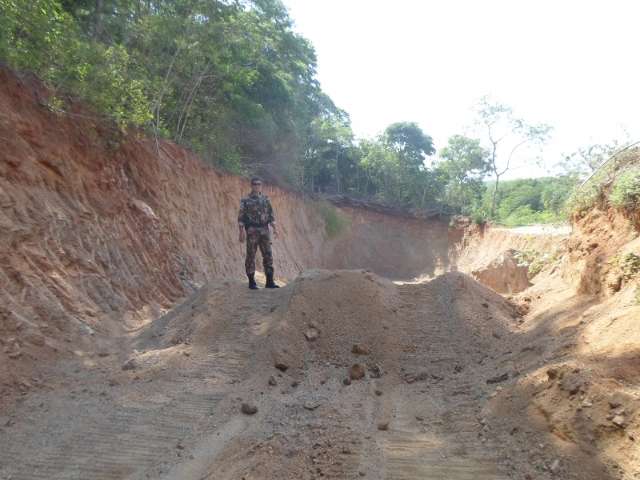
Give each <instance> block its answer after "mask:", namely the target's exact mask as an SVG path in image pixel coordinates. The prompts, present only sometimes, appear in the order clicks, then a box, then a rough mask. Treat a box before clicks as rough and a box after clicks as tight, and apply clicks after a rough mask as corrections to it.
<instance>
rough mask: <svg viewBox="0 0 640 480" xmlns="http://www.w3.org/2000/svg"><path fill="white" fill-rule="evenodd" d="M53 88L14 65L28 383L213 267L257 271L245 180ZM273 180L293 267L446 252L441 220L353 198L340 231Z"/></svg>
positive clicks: (6, 82) (159, 309)
mask: <svg viewBox="0 0 640 480" xmlns="http://www.w3.org/2000/svg"><path fill="white" fill-rule="evenodd" d="M47 95H48V93H47V91H46V90H45V89H44V88H43V87H42V85H41V84H39V83H38V82H36V81H23V80H20V79H19V78H18V77H16V76H15V75H14V74H12V73H11V72H9V71H7V70H6V69H0V144H1V149H0V228H1V229H2V236H1V238H0V287H1V288H0V303H1V306H0V319H1V320H2V322H1V323H0V341H1V342H2V345H0V347H1V348H0V365H1V366H0V382H2V381H4V382H5V387H6V386H7V385H10V384H11V385H12V384H13V382H14V380H15V381H17V382H18V383H19V385H18V387H19V388H21V389H24V390H28V389H29V388H31V387H32V386H33V384H34V383H36V384H37V383H38V382H39V380H38V378H37V377H34V378H32V379H31V380H29V381H23V380H19V381H18V380H17V379H19V378H24V376H25V375H26V374H27V373H28V371H29V368H28V366H29V365H34V364H36V363H42V362H46V361H47V359H51V358H55V357H56V356H57V355H58V354H59V353H60V352H66V353H69V352H76V354H83V353H82V352H84V351H88V350H91V351H95V350H96V349H99V346H100V345H101V344H102V342H109V341H112V340H110V339H112V338H113V337H117V336H118V335H121V334H123V333H125V332H127V331H132V330H135V329H137V328H139V327H140V326H142V325H144V324H145V323H146V322H148V321H150V320H151V319H154V318H157V317H158V316H160V315H161V314H162V313H163V312H165V311H166V310H167V309H168V308H170V307H172V306H174V305H175V304H176V302H177V301H178V300H179V299H181V298H184V297H185V296H186V295H188V294H189V293H191V292H193V291H194V290H195V289H196V288H198V287H199V286H201V285H203V284H204V283H205V282H207V281H214V282H215V281H220V280H223V279H239V278H243V277H244V267H243V256H244V253H243V246H242V245H241V244H239V243H238V241H237V226H236V215H237V213H236V212H237V208H238V205H239V200H240V198H241V197H242V196H243V195H245V194H246V193H247V191H248V189H249V187H248V185H247V182H246V181H245V180H243V179H241V178H239V177H236V176H233V175H226V174H223V173H220V172H218V171H216V170H214V169H212V168H209V167H207V166H206V165H204V164H203V163H202V162H201V161H200V160H199V159H198V158H197V157H196V156H195V155H193V154H191V153H190V152H188V151H186V150H185V149H183V148H180V147H178V146H176V145H173V144H171V143H169V142H162V141H161V142H159V144H156V143H155V142H154V141H153V140H152V139H151V140H150V139H146V138H144V137H142V136H136V135H130V136H128V137H124V138H123V137H121V136H120V135H119V134H118V132H115V131H113V130H111V129H110V128H111V127H109V126H108V125H106V124H105V122H104V121H102V120H99V119H95V117H92V115H93V114H92V112H88V111H86V110H85V109H84V108H83V107H82V105H79V104H73V105H72V106H71V107H70V110H71V111H70V112H69V113H68V114H63V115H61V114H55V113H53V112H50V111H49V110H48V109H47V108H46V107H45V106H44V103H46V97H47ZM265 193H266V194H268V195H269V196H270V198H271V199H272V201H273V205H274V208H275V210H276V214H277V220H278V223H279V226H280V233H281V238H280V239H278V240H275V241H274V252H275V261H276V265H275V266H276V275H277V276H278V277H279V278H280V279H291V278H294V277H295V276H296V275H297V274H298V273H300V272H301V271H303V270H304V269H307V268H311V267H324V266H330V267H331V268H359V267H364V268H370V269H372V270H374V271H376V272H377V273H380V274H383V275H389V276H392V277H395V278H407V277H411V276H413V275H416V274H418V273H421V272H423V271H427V272H433V270H434V268H435V266H436V265H440V264H445V263H446V256H447V249H448V246H447V243H446V225H445V224H443V223H440V222H438V221H433V222H429V221H418V220H416V221H411V220H407V221H406V223H407V225H409V226H408V228H406V229H404V228H403V225H404V223H403V222H404V220H398V219H394V218H393V217H391V216H389V215H384V214H380V213H376V212H366V211H356V210H352V209H345V210H343V211H341V215H342V216H344V217H346V218H347V221H346V222H345V228H344V229H343V231H342V232H341V233H339V234H338V235H336V236H333V237H332V238H328V236H327V233H326V225H325V218H324V216H323V208H320V207H319V206H318V204H316V203H314V202H311V201H308V200H307V199H305V198H303V197H301V196H300V195H297V194H294V193H291V192H288V191H284V190H281V189H278V188H274V187H269V186H267V187H266V188H265ZM441 235H443V238H444V239H445V240H444V241H442V240H441V238H440V236H441ZM427 240H428V241H427ZM363 245H366V246H367V247H366V248H363ZM423 249H427V250H428V253H426V254H421V253H420V252H421V251H422V250H423ZM403 250H407V251H409V250H411V251H413V252H414V255H413V256H407V258H404V257H403V256H402V251H403ZM18 360H19V361H18ZM23 368H25V369H26V370H25V371H24V372H21V369H23ZM23 374H24V375H23ZM27 378H28V376H27ZM12 379H13V380H12ZM3 390H4V391H7V388H5V389H3Z"/></svg>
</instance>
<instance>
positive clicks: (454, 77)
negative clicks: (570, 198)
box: [283, 0, 640, 178]
mask: <svg viewBox="0 0 640 480" xmlns="http://www.w3.org/2000/svg"><path fill="white" fill-rule="evenodd" d="M283 3H284V4H285V5H286V6H287V7H288V9H289V13H290V15H291V17H292V19H293V20H294V22H295V26H294V28H295V30H296V31H297V32H298V33H300V34H301V35H303V36H304V37H306V38H307V39H309V40H310V41H311V43H312V44H313V45H314V47H315V50H316V53H317V57H318V79H319V80H320V83H321V85H322V88H323V90H324V91H325V92H326V93H327V94H329V96H330V97H331V98H332V99H333V100H334V102H335V103H336V104H337V105H338V106H339V107H340V108H342V109H344V110H346V111H347V112H348V113H349V115H350V117H351V122H352V126H353V130H354V132H355V134H356V135H357V136H358V137H371V136H373V135H376V134H378V133H380V132H382V131H383V130H384V129H385V127H386V126H387V125H389V124H391V123H393V122H397V121H415V122H417V123H418V124H419V125H420V126H421V127H422V129H423V130H424V131H425V132H426V133H428V134H429V135H431V137H433V139H434V143H435V146H436V148H441V147H443V146H444V145H446V142H447V139H448V138H449V137H450V136H451V135H454V134H458V133H461V134H473V133H474V132H473V130H472V126H473V123H474V114H473V110H472V107H473V106H474V105H475V104H476V103H477V101H478V100H479V99H480V98H481V97H482V96H483V95H490V96H491V97H492V98H494V99H495V100H497V101H499V102H501V103H505V104H507V105H509V106H510V107H512V108H513V110H514V113H515V114H516V115H517V116H519V117H521V118H524V119H525V120H527V121H529V122H531V123H540V122H543V123H547V124H550V125H551V126H553V128H554V131H553V137H552V139H551V141H550V142H549V143H548V144H547V146H546V147H545V150H544V152H543V166H542V167H540V166H538V165H537V164H536V162H534V161H531V159H530V158H529V157H525V156H521V157H520V159H519V160H518V164H517V165H516V169H514V170H513V171H512V172H510V173H509V175H508V177H510V178H517V177H527V176H540V175H545V174H550V173H551V174H553V173H556V172H557V171H558V170H557V163H558V161H559V160H561V159H562V157H563V154H567V153H571V152H573V151H575V150H576V149H577V148H579V147H581V146H585V145H589V144H592V143H602V142H610V141H612V140H613V139H617V140H619V141H627V142H631V141H636V140H640V35H639V34H638V28H639V26H640V23H639V22H640V1H637V0H626V1H623V0H607V1H589V0H583V1H574V0H561V1H560V0H555V1H551V0H536V1H529V0H510V1H507V0H481V1H480V0H446V1H445V0H438V1H431V0H393V1H390V0H284V1H283ZM476 136H477V135H476Z"/></svg>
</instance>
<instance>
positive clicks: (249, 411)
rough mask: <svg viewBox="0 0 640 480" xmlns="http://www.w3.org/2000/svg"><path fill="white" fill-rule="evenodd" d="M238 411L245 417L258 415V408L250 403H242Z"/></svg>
mask: <svg viewBox="0 0 640 480" xmlns="http://www.w3.org/2000/svg"><path fill="white" fill-rule="evenodd" d="M240 411H241V412H242V413H244V414H245V415H255V414H256V413H258V407H256V406H255V405H254V404H252V403H243V404H242V406H241V407H240Z"/></svg>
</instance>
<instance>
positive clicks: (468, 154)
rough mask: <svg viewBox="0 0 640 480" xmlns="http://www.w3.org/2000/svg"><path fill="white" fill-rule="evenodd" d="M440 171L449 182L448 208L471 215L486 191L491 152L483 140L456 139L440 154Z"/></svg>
mask: <svg viewBox="0 0 640 480" xmlns="http://www.w3.org/2000/svg"><path fill="white" fill-rule="evenodd" d="M440 158H441V159H442V161H441V162H440V163H439V164H438V168H439V169H440V170H441V171H442V172H443V174H444V178H445V179H446V180H445V181H446V187H445V198H444V201H445V203H446V204H447V205H449V206H451V207H453V208H455V209H456V210H458V211H460V212H463V213H471V211H472V210H473V209H474V208H475V207H476V206H477V204H478V203H479V202H480V200H481V198H482V194H483V192H484V190H485V188H486V187H485V185H484V182H483V179H484V177H485V176H486V175H487V173H488V172H489V171H490V164H489V152H488V151H487V150H486V149H484V148H483V147H482V146H481V145H480V140H479V139H475V138H469V137H465V136H463V135H454V136H452V137H451V138H449V141H448V143H447V146H446V147H444V148H443V149H442V150H441V151H440Z"/></svg>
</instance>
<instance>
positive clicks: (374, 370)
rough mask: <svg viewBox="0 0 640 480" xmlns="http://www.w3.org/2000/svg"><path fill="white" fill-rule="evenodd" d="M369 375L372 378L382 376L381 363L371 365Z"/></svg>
mask: <svg viewBox="0 0 640 480" xmlns="http://www.w3.org/2000/svg"><path fill="white" fill-rule="evenodd" d="M369 375H370V376H371V378H380V377H382V368H380V365H372V366H370V367H369Z"/></svg>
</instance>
